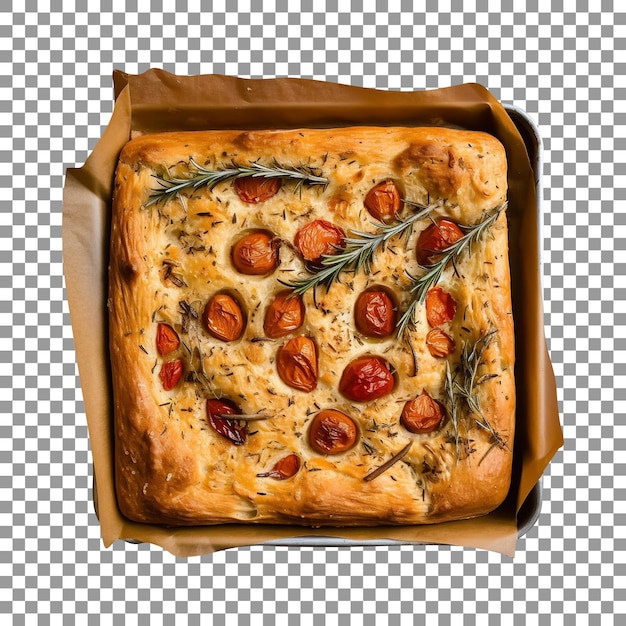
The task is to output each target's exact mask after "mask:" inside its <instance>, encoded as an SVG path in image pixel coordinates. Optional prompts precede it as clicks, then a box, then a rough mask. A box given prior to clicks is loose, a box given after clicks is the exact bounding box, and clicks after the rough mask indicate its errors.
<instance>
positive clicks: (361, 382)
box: [339, 356, 394, 402]
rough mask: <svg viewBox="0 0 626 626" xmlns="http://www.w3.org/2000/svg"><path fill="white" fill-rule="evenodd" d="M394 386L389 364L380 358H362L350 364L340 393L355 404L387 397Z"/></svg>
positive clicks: (345, 371) (344, 374) (344, 375)
mask: <svg viewBox="0 0 626 626" xmlns="http://www.w3.org/2000/svg"><path fill="white" fill-rule="evenodd" d="M393 385H394V379H393V374H392V373H391V371H390V369H389V364H388V363H387V361H385V359H383V358H382V357H379V356H362V357H359V358H358V359H355V360H354V361H352V362H350V363H348V365H347V366H346V369H345V370H344V371H343V374H342V375H341V380H340V381H339V391H341V393H342V394H343V395H344V396H346V398H348V399H349V400H353V401H354V402H368V401H370V400H376V399H378V398H382V397H383V396H385V395H387V394H388V393H389V392H390V391H391V390H392V389H393Z"/></svg>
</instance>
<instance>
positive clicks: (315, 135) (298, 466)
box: [108, 127, 515, 526]
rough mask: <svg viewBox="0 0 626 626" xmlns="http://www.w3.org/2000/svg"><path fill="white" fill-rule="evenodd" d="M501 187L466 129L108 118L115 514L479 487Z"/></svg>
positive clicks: (486, 496)
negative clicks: (174, 127) (136, 125)
mask: <svg viewBox="0 0 626 626" xmlns="http://www.w3.org/2000/svg"><path fill="white" fill-rule="evenodd" d="M506 197H507V163H506V155H505V151H504V148H503V147H502V145H501V144H500V143H499V142H498V141H497V140H496V139H495V138H494V137H492V136H490V135H488V134H486V133H482V132H471V131H464V130H453V129H446V128H396V127H394V128H376V127H352V128H338V129H299V130H285V131H281V130H275V131H274V130H262V131H234V130H233V131H230V130H229V131H206V132H188V133H166V134H158V135H146V136H140V137H138V138H135V139H133V140H132V141H130V142H129V143H128V144H127V145H126V146H125V147H124V149H123V151H122V154H121V156H120V160H119V164H118V167H117V172H116V178H115V189H114V197H113V215H112V229H111V256H110V267H109V301H108V306H109V313H110V353H111V373H112V383H113V398H114V432H115V472H116V489H117V498H118V502H119V506H120V509H121V511H122V513H123V514H124V515H125V516H127V517H128V518H129V519H132V520H135V521H140V522H148V523H154V524H167V525H203V524H216V523H230V522H244V523H251V522H264V523H286V524H303V525H310V526H324V525H330V526H332V525H335V526H354V525H390V524H422V523H432V522H440V521H447V520H455V519H463V518H468V517H473V516H478V515H482V514H486V513H488V512H489V511H491V510H493V509H494V508H496V507H497V506H498V505H499V504H500V503H501V502H502V501H503V499H504V498H505V496H506V495H507V492H508V489H509V482H510V477H511V467H512V450H513V435H514V415H515V383H514V335H513V319H512V312H511V289H510V277H509V264H508V244H507V221H506V211H505V209H506Z"/></svg>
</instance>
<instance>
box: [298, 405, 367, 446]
mask: <svg viewBox="0 0 626 626" xmlns="http://www.w3.org/2000/svg"><path fill="white" fill-rule="evenodd" d="M356 437H357V428H356V424H355V423H354V422H353V421H352V419H351V418H349V417H348V416H347V415H346V414H345V413H342V412H341V411H337V410H336V409H325V410H324V411H320V412H319V413H318V414H317V415H316V416H315V417H314V418H313V421H312V422H311V425H310V426H309V444H310V445H311V447H312V448H313V449H314V450H316V451H317V452H319V453H321V454H338V453H339V452H345V451H346V450H349V449H350V448H351V447H352V446H353V445H354V442H355V441H356Z"/></svg>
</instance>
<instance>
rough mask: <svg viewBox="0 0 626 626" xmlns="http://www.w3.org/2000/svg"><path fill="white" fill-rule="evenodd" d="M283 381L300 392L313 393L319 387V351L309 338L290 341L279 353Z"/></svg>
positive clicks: (278, 365)
mask: <svg viewBox="0 0 626 626" xmlns="http://www.w3.org/2000/svg"><path fill="white" fill-rule="evenodd" d="M276 366H277V369H278V375H279V376H280V378H281V379H282V381H283V382H284V383H285V384H286V385H289V386H290V387H293V388H294V389H299V390H300V391H313V389H315V387H316V386H317V350H316V348H315V343H314V342H313V340H312V339H309V338H308V337H294V338H293V339H290V340H289V341H288V342H287V343H286V344H285V345H284V346H283V347H282V348H281V350H280V352H279V353H278V359H277V361H276Z"/></svg>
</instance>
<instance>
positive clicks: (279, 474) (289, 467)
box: [258, 454, 300, 480]
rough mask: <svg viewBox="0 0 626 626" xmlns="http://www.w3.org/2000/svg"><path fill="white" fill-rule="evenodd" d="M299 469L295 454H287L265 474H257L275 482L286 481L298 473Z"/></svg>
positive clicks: (298, 460) (297, 457)
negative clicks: (273, 479)
mask: <svg viewBox="0 0 626 626" xmlns="http://www.w3.org/2000/svg"><path fill="white" fill-rule="evenodd" d="M299 469H300V457H299V456H298V455H297V454H288V455H287V456H284V457H283V458H282V459H280V460H279V461H277V462H276V464H275V465H274V467H272V469H271V470H270V471H269V472H267V474H258V476H260V477H266V476H269V478H275V479H276V480H286V479H287V478H291V477H292V476H295V475H296V474H297V473H298V470H299Z"/></svg>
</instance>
